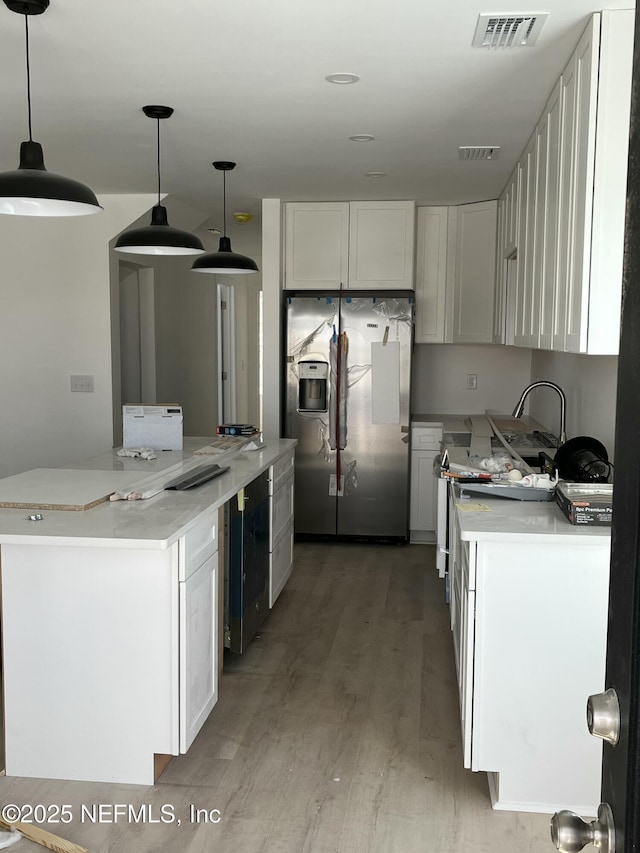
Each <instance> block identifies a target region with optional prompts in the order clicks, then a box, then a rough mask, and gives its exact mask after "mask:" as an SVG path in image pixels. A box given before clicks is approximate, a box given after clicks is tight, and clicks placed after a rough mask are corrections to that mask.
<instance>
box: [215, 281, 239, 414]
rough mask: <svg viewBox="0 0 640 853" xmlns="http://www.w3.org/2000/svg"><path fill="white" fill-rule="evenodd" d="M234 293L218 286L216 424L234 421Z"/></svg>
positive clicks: (224, 285)
mask: <svg viewBox="0 0 640 853" xmlns="http://www.w3.org/2000/svg"><path fill="white" fill-rule="evenodd" d="M234 296H235V291H234V289H233V287H232V286H231V285H228V284H219V285H218V423H221V424H231V423H235V421H236V355H235V299H234Z"/></svg>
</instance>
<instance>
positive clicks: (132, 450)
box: [117, 447, 158, 460]
mask: <svg viewBox="0 0 640 853" xmlns="http://www.w3.org/2000/svg"><path fill="white" fill-rule="evenodd" d="M117 454H118V456H130V457H131V458H132V459H149V460H151V459H157V458H158V454H157V453H156V452H155V450H154V449H153V448H152V447H121V448H120V450H118V451H117Z"/></svg>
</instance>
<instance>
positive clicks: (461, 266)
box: [449, 201, 498, 344]
mask: <svg viewBox="0 0 640 853" xmlns="http://www.w3.org/2000/svg"><path fill="white" fill-rule="evenodd" d="M497 220H498V202H497V201H483V202H478V203H476V204H461V205H459V206H458V207H451V208H449V241H450V245H452V247H453V251H452V253H450V257H451V254H453V259H454V261H453V270H452V271H450V272H452V273H453V300H451V301H452V302H453V305H452V310H451V311H450V324H451V341H452V343H454V344H456V343H459V344H469V343H480V344H482V343H487V344H490V343H492V341H493V322H494V319H493V317H494V310H493V309H494V299H495V282H496V231H497Z"/></svg>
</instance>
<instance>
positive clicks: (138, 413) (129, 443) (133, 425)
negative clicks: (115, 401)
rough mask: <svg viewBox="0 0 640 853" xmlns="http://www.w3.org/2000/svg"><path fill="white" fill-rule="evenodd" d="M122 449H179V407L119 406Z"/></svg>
mask: <svg viewBox="0 0 640 853" xmlns="http://www.w3.org/2000/svg"><path fill="white" fill-rule="evenodd" d="M122 446H123V447H127V448H130V447H151V448H153V450H182V406H178V405H173V404H171V405H154V406H144V405H139V406H134V405H131V404H128V405H125V406H123V407H122Z"/></svg>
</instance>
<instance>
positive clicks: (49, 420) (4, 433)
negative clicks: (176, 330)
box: [0, 195, 153, 477]
mask: <svg viewBox="0 0 640 853" xmlns="http://www.w3.org/2000/svg"><path fill="white" fill-rule="evenodd" d="M100 203H101V204H102V205H103V206H104V208H105V209H104V212H102V213H98V214H95V215H92V216H80V217H72V218H60V219H50V218H39V217H22V216H0V258H2V276H1V279H0V292H1V293H2V310H1V311H0V361H1V363H2V371H1V373H0V399H1V400H2V407H1V408H0V476H3V477H5V476H8V475H10V474H15V473H17V472H19V471H24V470H27V469H29V468H46V467H53V466H56V465H62V464H65V463H68V462H73V461H76V460H80V459H84V458H86V457H88V456H92V455H95V454H97V453H101V452H103V451H105V450H107V449H109V448H110V447H111V432H112V430H111V337H110V304H109V299H110V272H109V241H110V240H111V238H112V237H113V236H114V235H115V234H117V233H118V232H119V231H120V230H122V228H123V227H125V225H126V224H127V223H129V222H131V220H133V219H136V218H137V217H138V216H140V214H141V213H142V212H143V211H144V210H146V209H148V208H149V207H150V205H151V204H153V197H152V196H149V195H107V196H101V197H100ZM72 374H91V375H93V376H94V388H95V390H94V393H92V394H90V393H77V392H76V393H71V390H70V379H69V377H70V376H71V375H72Z"/></svg>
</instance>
